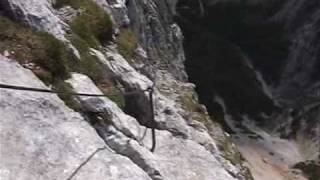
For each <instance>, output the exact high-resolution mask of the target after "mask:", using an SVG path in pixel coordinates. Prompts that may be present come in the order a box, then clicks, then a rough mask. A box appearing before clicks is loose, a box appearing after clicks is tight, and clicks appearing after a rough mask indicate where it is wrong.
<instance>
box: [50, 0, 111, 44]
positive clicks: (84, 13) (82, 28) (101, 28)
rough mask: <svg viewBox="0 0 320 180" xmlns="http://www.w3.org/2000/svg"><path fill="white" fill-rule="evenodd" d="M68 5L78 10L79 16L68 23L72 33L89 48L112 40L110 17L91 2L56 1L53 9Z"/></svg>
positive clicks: (88, 0)
mask: <svg viewBox="0 0 320 180" xmlns="http://www.w3.org/2000/svg"><path fill="white" fill-rule="evenodd" d="M64 5H69V6H71V7H73V8H74V9H79V10H80V12H81V14H80V15H79V16H77V17H76V18H75V19H74V20H73V21H72V22H70V24H69V25H70V28H71V30H72V31H73V33H75V34H77V35H78V36H79V37H81V38H82V39H83V40H85V41H86V42H87V43H88V44H89V45H90V47H94V48H96V47H98V45H99V44H100V43H101V42H102V43H104V42H106V41H109V40H111V38H112V33H113V32H112V21H111V19H110V16H109V15H108V14H107V13H106V12H105V11H104V10H103V9H102V8H101V7H99V6H98V5H97V4H96V3H95V2H93V1H91V0H57V2H56V4H55V7H57V8H59V7H62V6H64Z"/></svg>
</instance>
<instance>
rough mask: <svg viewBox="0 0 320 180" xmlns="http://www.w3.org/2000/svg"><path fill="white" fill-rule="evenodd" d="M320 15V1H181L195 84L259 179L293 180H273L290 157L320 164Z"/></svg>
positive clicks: (181, 18)
mask: <svg viewBox="0 0 320 180" xmlns="http://www.w3.org/2000/svg"><path fill="white" fill-rule="evenodd" d="M191 9H192V10H191ZM319 9H320V7H319V2H318V1H303V0H297V1H259V2H258V1H236V0H234V1H231V0H230V1H214V0H207V1H206V0H204V1H182V0H181V1H179V2H178V6H177V14H179V17H178V22H179V25H180V26H181V28H182V30H183V33H184V35H185V38H186V39H185V48H186V70H187V72H188V75H189V79H190V80H191V82H193V83H195V84H196V88H197V92H198V93H199V97H200V101H201V102H203V103H204V104H205V105H206V107H207V108H208V111H209V114H210V115H211V116H213V117H216V118H217V119H218V120H220V121H221V123H223V125H224V126H225V127H226V129H227V130H228V132H231V133H233V134H234V136H235V141H237V143H236V144H238V147H239V149H240V151H241V152H243V155H244V156H245V158H247V159H248V160H249V161H250V164H252V165H253V166H254V167H253V171H252V172H253V174H254V177H255V178H257V179H260V178H261V179H263V178H266V179H270V177H273V175H275V174H276V176H278V178H280V179H285V178H286V177H283V176H284V175H283V174H282V172H280V173H278V172H277V173H274V174H272V175H271V172H272V171H274V167H271V166H275V167H276V168H275V170H276V171H279V169H277V167H279V166H281V167H282V165H279V164H278V165H275V164H277V163H278V162H274V160H275V159H276V161H277V159H281V156H282V157H283V158H282V159H283V161H282V162H281V163H280V164H282V163H283V162H286V160H285V159H288V157H286V156H287V155H290V156H291V157H290V158H291V159H294V160H295V161H294V162H288V163H285V165H284V166H286V168H288V169H290V167H292V166H293V165H294V163H297V162H299V161H306V160H314V161H319V153H320V144H319V143H320V141H319V137H320V134H319V132H320V121H319V113H320V111H319V110H320V109H319V108H320V106H319V104H320V101H319V100H320V99H319V82H320V79H319V77H320V76H319V75H320V74H319V72H320V71H319V62H320V61H319V53H318V52H319V47H320V46H319ZM208 76H209V77H210V78H209V79H210V80H208V78H207V77H208ZM253 124H255V125H253ZM256 126H257V127H258V128H257V127H256ZM255 128H257V129H259V128H261V129H259V130H258V133H257V131H256V129H255ZM248 136H249V140H248ZM247 140H248V141H249V143H246V142H247ZM278 140H280V142H282V141H283V143H280V144H282V146H283V147H281V145H280V146H278V145H277V144H278ZM270 142H272V143H270ZM256 144H260V145H259V146H263V147H264V148H263V149H260V148H256ZM266 149H271V150H272V149H275V150H276V151H275V152H273V151H274V150H272V153H271V154H272V155H271V156H270V155H263V156H266V157H270V161H269V160H266V161H265V163H261V161H259V160H257V159H255V156H256V155H258V156H259V154H260V155H261V154H267V153H266V152H265V151H266ZM280 151H283V152H286V154H287V155H284V154H282V155H281V152H280ZM279 155H280V158H279ZM290 158H289V159H290ZM261 159H262V162H263V161H264V158H263V157H262V158H261ZM266 164H268V165H266ZM302 164H303V163H302ZM306 164H308V163H306ZM260 165H262V166H263V167H262V168H260V169H259V166H260ZM269 165H270V166H269ZM268 166H269V167H268ZM270 167H271V168H270ZM255 168H257V169H259V170H258V171H260V172H259V173H256V170H257V169H255ZM265 169H268V170H271V171H270V173H268V172H266V171H268V170H265ZM272 169H273V170H272ZM280 171H282V170H280ZM263 176H264V177H263ZM276 176H275V177H276ZM313 176H317V175H313ZM259 177H260V178H259ZM262 177H263V178H262ZM317 178H318V177H317ZM317 178H316V179H317Z"/></svg>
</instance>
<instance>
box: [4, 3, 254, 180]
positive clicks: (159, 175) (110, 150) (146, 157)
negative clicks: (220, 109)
mask: <svg viewBox="0 0 320 180" xmlns="http://www.w3.org/2000/svg"><path fill="white" fill-rule="evenodd" d="M93 2H95V3H97V4H98V5H99V7H102V9H103V10H104V11H105V12H106V13H108V14H109V15H110V16H111V17H112V18H111V19H112V20H113V21H114V24H115V25H116V28H118V29H119V30H120V31H119V32H116V33H115V34H114V35H115V38H117V35H118V36H121V33H122V31H123V29H125V30H126V31H133V33H132V34H133V35H134V36H135V38H136V39H137V42H135V43H136V44H135V46H134V48H136V49H134V52H135V55H134V56H133V57H130V58H128V57H126V58H125V56H123V55H121V54H120V53H119V52H120V48H121V44H119V43H118V42H117V40H115V42H113V41H109V42H100V41H99V38H98V37H90V38H93V39H94V40H96V41H97V44H98V45H97V46H95V47H84V46H90V45H88V44H87V43H86V41H85V40H84V39H85V38H84V39H81V40H82V41H80V44H79V43H78V44H77V46H73V45H72V44H71V42H72V43H75V42H74V41H72V40H74V39H72V40H70V39H68V38H71V37H69V36H67V34H68V33H69V32H68V31H72V29H68V25H66V23H70V22H72V20H73V19H74V18H75V17H76V16H78V15H77V11H78V10H79V9H81V8H79V9H73V8H70V7H66V6H64V7H62V8H61V9H60V10H59V12H58V11H57V10H55V9H53V8H52V3H55V1H51V0H50V1H49V0H48V1H47V0H41V1H33V0H27V1H16V0H5V1H2V2H1V5H0V10H5V11H4V12H5V13H4V15H5V16H9V17H10V18H13V19H15V20H16V21H20V22H24V23H25V24H27V25H29V26H31V27H33V28H36V29H38V30H41V31H46V32H49V33H50V34H52V35H54V36H55V37H56V38H57V39H59V40H61V41H63V42H65V44H67V45H68V46H69V47H78V48H79V51H80V52H81V55H83V56H84V58H83V59H82V60H81V62H78V61H77V62H74V59H72V62H65V63H66V65H65V66H68V64H69V63H71V64H72V63H78V64H75V65H74V64H72V65H74V66H75V67H77V65H79V64H80V65H81V68H79V69H80V70H79V69H77V68H72V67H70V65H69V66H68V67H69V69H72V70H73V71H75V72H68V73H69V75H70V78H69V79H67V80H65V79H59V78H61V77H55V78H56V79H57V80H60V81H62V82H60V83H63V84H64V83H66V84H68V85H64V86H66V87H68V90H69V91H73V92H75V93H89V94H90V93H91V94H102V93H106V94H107V95H109V94H108V92H105V91H103V90H105V89H103V88H101V83H102V84H103V83H105V84H107V85H109V84H112V85H113V86H114V87H113V88H116V87H118V86H119V87H120V90H121V92H122V91H123V94H126V93H127V92H131V91H135V92H137V93H134V94H131V95H123V94H122V95H123V96H124V98H125V101H126V103H125V107H124V108H123V109H120V108H119V107H118V105H117V104H116V103H115V102H113V101H112V100H111V97H110V98H109V96H108V97H84V96H81V97H78V96H74V97H71V98H70V99H72V100H73V101H74V102H75V103H76V104H77V106H79V107H80V108H79V109H78V108H75V107H74V106H72V105H70V104H69V101H68V100H66V99H65V98H62V96H60V97H61V99H63V100H64V101H65V103H66V104H67V105H69V106H70V108H74V109H75V110H77V111H79V112H75V111H73V110H71V109H70V108H68V107H67V106H66V104H64V103H63V101H62V100H61V99H59V98H58V96H56V95H54V94H43V93H35V92H25V91H11V90H3V89H0V95H1V96H0V114H1V115H0V125H1V126H0V127H1V138H0V143H1V144H0V145H1V156H0V157H1V161H0V175H1V177H4V179H5V180H11V179H21V180H24V179H39V180H40V179H68V180H70V179H79V180H82V179H83V180H84V179H95V180H100V179H117V180H118V179H119V180H121V179H137V180H140V179H141V180H142V179H143V180H144V179H145V180H148V179H154V180H194V179H199V180H212V179H216V180H236V179H238V180H242V179H243V180H244V179H249V180H250V179H251V177H250V173H249V172H248V171H247V169H246V168H245V167H244V166H243V160H242V159H241V156H240V154H239V153H238V151H237V150H236V149H235V147H234V145H233V143H232V142H231V141H230V138H228V135H227V134H226V133H225V132H224V131H223V130H222V129H221V127H220V126H219V125H217V124H215V123H213V122H212V121H211V119H210V117H209V115H208V113H207V111H206V108H205V107H204V106H202V105H200V104H199V102H198V99H197V96H196V93H195V92H194V85H193V84H191V83H188V82H186V81H187V75H186V72H185V70H184V64H183V63H184V59H185V57H184V51H183V46H182V41H183V36H182V32H181V30H180V27H179V26H178V25H177V24H176V23H175V22H174V16H175V13H176V11H175V5H176V1H169V0H159V1H138V0H136V1H135V0H133V1H122V0H116V1H113V0H112V1H111V0H110V1H102V0H95V1H93ZM94 8H97V7H96V6H94ZM79 12H80V11H79ZM90 13H92V12H90ZM93 14H94V13H93ZM65 15H67V16H69V15H70V17H61V16H65ZM63 20H65V21H68V22H63ZM81 23H85V22H81V21H80V25H83V24H81ZM78 25H79V24H78ZM83 27H85V28H88V29H90V27H87V26H83ZM88 29H87V30H88ZM82 30H86V29H82ZM88 32H90V31H88ZM88 32H85V33H88ZM72 33H74V32H70V34H72ZM77 33H79V32H77ZM78 35H79V34H78ZM81 35H82V36H81ZM87 35H88V34H84V35H83V34H80V35H79V36H81V37H80V38H83V37H84V36H87ZM88 36H91V35H90V34H89V35H88ZM86 48H87V49H86ZM74 50H75V51H77V49H74ZM75 51H74V52H75ZM86 51H87V52H86ZM67 57H68V55H66V59H67ZM66 61H67V60H66ZM138 61H140V62H138ZM59 63H61V62H59ZM94 63H95V65H97V66H99V67H96V66H93V65H92V64H94ZM83 64H84V65H83ZM50 65H52V64H49V65H48V66H50ZM53 67H54V65H53ZM92 67H94V68H92ZM50 68H51V66H50ZM50 68H48V69H50ZM86 68H87V69H86ZM99 68H100V69H103V71H102V72H101V74H100V72H98V69H99ZM0 69H1V71H0V82H1V83H7V84H13V85H21V86H31V87H39V88H47V87H46V86H45V85H44V84H43V83H41V82H40V81H39V80H38V79H37V78H36V77H35V76H34V75H33V74H32V73H31V71H29V70H26V69H24V68H22V67H21V66H20V65H18V64H17V63H16V62H14V60H8V59H6V58H4V57H2V56H1V58H0ZM66 69H68V68H66ZM83 69H85V70H83ZM88 71H89V73H88ZM86 73H87V74H86ZM94 73H96V74H99V75H100V77H99V78H100V79H98V80H97V78H96V79H95V78H89V76H90V75H91V76H90V77H97V76H92V74H94ZM110 79H111V80H110ZM64 80H65V82H63V81H64ZM47 83H48V82H47ZM108 83H109V84H108ZM114 84H115V85H114ZM53 86H54V87H55V84H53ZM148 88H153V96H152V97H151V98H152V100H153V101H154V103H153V107H154V115H155V119H154V121H153V120H152V113H151V108H150V100H151V99H150V96H149V93H150V92H148V91H146V89H148ZM67 94H68V93H67ZM120 94H121V93H120ZM69 95H70V94H69ZM151 128H153V129H154V131H155V133H156V148H155V151H154V152H151V151H150V148H151V146H152V141H151V137H152V135H151Z"/></svg>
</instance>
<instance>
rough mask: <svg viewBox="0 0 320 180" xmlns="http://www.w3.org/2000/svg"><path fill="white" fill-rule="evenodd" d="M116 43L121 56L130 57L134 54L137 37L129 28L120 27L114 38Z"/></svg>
mask: <svg viewBox="0 0 320 180" xmlns="http://www.w3.org/2000/svg"><path fill="white" fill-rule="evenodd" d="M116 43H117V45H118V49H119V52H120V54H121V55H122V56H123V57H125V58H127V59H130V58H133V57H134V56H135V50H136V48H137V39H136V38H135V35H134V33H133V32H132V31H131V30H130V29H122V30H121V32H120V34H119V36H118V37H117V39H116Z"/></svg>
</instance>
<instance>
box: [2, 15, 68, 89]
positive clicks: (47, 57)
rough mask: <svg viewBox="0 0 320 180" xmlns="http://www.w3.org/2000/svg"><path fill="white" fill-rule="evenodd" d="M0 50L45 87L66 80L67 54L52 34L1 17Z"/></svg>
mask: <svg viewBox="0 0 320 180" xmlns="http://www.w3.org/2000/svg"><path fill="white" fill-rule="evenodd" d="M0 51H1V52H5V51H6V52H7V53H8V54H7V55H8V56H9V57H10V58H13V59H16V60H17V61H19V63H21V64H22V65H24V66H26V67H28V68H29V69H31V70H32V71H33V72H34V73H35V74H36V75H38V76H39V78H40V79H42V80H43V81H44V82H45V83H47V84H52V83H53V81H54V79H56V78H59V79H65V78H68V77H69V73H68V67H67V66H66V65H65V64H66V61H67V59H68V52H67V51H66V49H65V46H64V45H63V44H62V43H61V42H60V41H59V40H57V39H55V38H54V37H53V36H52V35H50V34H48V33H45V32H39V31H36V30H33V29H31V28H28V27H26V26H24V25H21V24H18V23H15V22H13V21H11V20H9V19H7V18H5V17H3V16H0Z"/></svg>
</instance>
